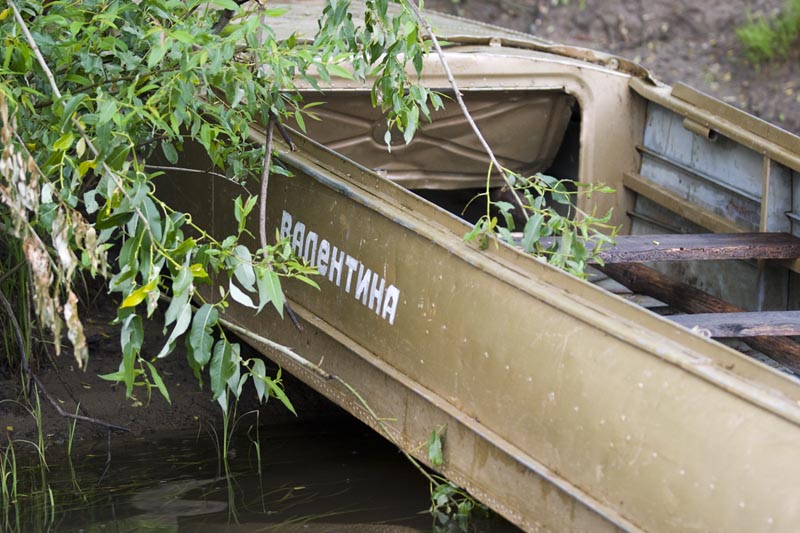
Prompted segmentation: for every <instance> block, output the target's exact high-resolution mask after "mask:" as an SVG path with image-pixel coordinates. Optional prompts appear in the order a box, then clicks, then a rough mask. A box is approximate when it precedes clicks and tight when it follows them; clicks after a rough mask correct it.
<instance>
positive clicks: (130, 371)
mask: <svg viewBox="0 0 800 533" xmlns="http://www.w3.org/2000/svg"><path fill="white" fill-rule="evenodd" d="M143 342H144V330H143V329H142V318H141V317H140V316H139V315H136V314H130V315H128V317H127V318H126V319H125V320H124V321H123V323H122V330H121V332H120V345H121V346H122V363H121V364H120V371H121V372H122V376H123V381H124V382H125V397H126V398H130V397H131V394H132V393H133V382H134V378H135V376H136V373H135V370H136V368H135V365H136V360H137V359H138V358H139V352H140V351H141V349H142V343H143Z"/></svg>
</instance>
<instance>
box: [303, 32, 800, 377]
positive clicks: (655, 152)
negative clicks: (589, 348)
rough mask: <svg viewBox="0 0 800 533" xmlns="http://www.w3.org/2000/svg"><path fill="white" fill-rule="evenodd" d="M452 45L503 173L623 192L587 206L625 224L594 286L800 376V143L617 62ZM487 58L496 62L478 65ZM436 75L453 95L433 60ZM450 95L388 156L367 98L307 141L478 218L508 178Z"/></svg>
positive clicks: (331, 117)
mask: <svg viewBox="0 0 800 533" xmlns="http://www.w3.org/2000/svg"><path fill="white" fill-rule="evenodd" d="M456 48H457V50H456V51H457V52H458V53H453V54H452V55H451V56H450V59H449V60H450V61H451V63H452V65H451V68H453V70H454V71H455V72H456V75H457V78H459V79H460V82H461V83H462V85H461V86H462V87H463V95H464V101H465V103H466V105H467V107H468V108H469V109H470V112H471V114H472V116H473V118H474V120H475V122H476V124H477V125H478V127H479V128H480V130H481V132H482V134H483V136H484V137H485V138H486V140H487V142H488V144H489V145H490V146H491V147H492V148H493V150H494V151H495V153H496V156H497V158H498V160H499V161H500V163H501V164H502V165H504V166H505V167H507V168H509V169H511V170H514V171H516V172H519V173H521V174H523V175H533V174H536V173H537V172H541V173H544V174H547V175H550V176H553V177H555V178H558V179H565V180H577V181H582V182H585V183H604V184H609V185H611V186H612V187H614V189H615V190H616V193H615V194H608V195H595V196H594V197H593V198H592V199H586V198H581V199H579V200H578V202H579V205H578V207H580V208H581V209H583V210H584V211H591V210H592V209H596V210H597V211H598V212H603V211H605V210H607V209H608V208H613V210H614V215H613V218H612V222H613V223H614V224H615V225H617V226H618V227H619V228H620V232H619V235H618V237H617V239H616V245H615V246H614V247H613V248H611V249H608V250H606V251H604V252H602V253H601V254H600V258H601V259H602V264H596V265H593V266H592V267H590V268H589V271H588V279H589V281H591V282H593V283H595V284H597V285H598V286H600V287H602V288H603V289H605V290H607V291H610V292H612V293H614V294H617V295H618V296H620V297H622V298H625V299H627V300H628V301H630V302H633V303H635V304H637V305H639V306H643V307H645V308H648V309H649V310H651V311H653V312H655V313H658V314H660V315H664V316H669V317H670V318H671V319H672V320H673V321H675V322H677V323H679V324H681V325H683V326H686V327H688V328H690V329H693V330H694V331H695V332H697V334H699V335H703V336H706V337H713V338H715V339H717V340H719V341H721V342H723V343H725V344H728V345H729V346H732V347H734V348H735V349H738V350H739V351H741V352H743V353H745V354H747V355H749V356H751V357H754V358H756V359H758V360H760V361H762V362H764V363H766V364H768V365H770V366H772V367H774V368H777V369H779V370H781V371H784V372H786V373H788V374H790V375H800V344H798V343H797V342H796V340H795V339H796V336H800V311H796V309H800V307H798V303H800V302H799V301H798V300H799V297H800V278H798V274H797V272H800V262H798V261H797V258H800V238H798V237H797V236H796V234H797V233H798V231H800V226H798V222H800V194H797V193H794V195H793V191H794V190H795V189H797V188H798V187H800V171H799V170H798V169H800V139H799V138H798V137H796V136H794V135H792V134H790V133H788V132H785V131H783V130H780V129H778V128H776V127H774V126H772V125H769V124H767V123H765V122H762V121H760V120H759V119H757V118H755V117H752V116H750V115H747V114H746V113H744V112H742V111H740V110H738V109H735V108H733V107H731V106H728V105H727V104H725V103H723V102H721V101H718V100H716V99H713V98H711V97H708V96H706V95H703V94H701V93H699V92H697V91H695V90H693V89H691V88H689V87H687V86H683V85H677V86H676V87H674V88H673V87H667V86H665V85H662V84H659V83H657V82H653V80H652V79H649V78H648V77H643V76H641V75H640V76H636V75H630V74H627V73H623V72H621V71H620V68H619V65H618V64H617V63H614V62H613V61H608V60H603V61H604V64H602V65H596V66H592V67H591V68H587V66H586V63H585V62H580V61H577V60H575V59H573V58H569V57H564V56H559V55H549V54H543V53H540V52H538V51H531V50H515V51H514V52H513V53H511V54H509V55H507V56H505V55H503V54H502V53H501V51H502V49H503V47H502V46H493V47H483V49H478V48H477V47H460V49H459V47H456ZM465 58H467V59H466V60H465ZM476 58H482V60H483V61H484V62H489V63H490V64H491V65H490V68H488V69H485V71H484V72H481V71H479V70H476V69H475V64H476ZM430 61H437V60H436V59H431V60H430ZM609 65H610V66H609ZM576 70H579V71H581V72H580V77H578V76H577V75H576ZM431 71H433V72H432V73H430V72H431ZM426 72H429V74H427V77H428V78H429V82H428V83H429V85H431V86H433V87H446V84H445V83H443V81H442V79H441V76H442V74H441V72H440V71H439V70H437V66H436V65H430V66H428V67H426ZM492 72H493V73H494V76H495V77H494V79H490V80H489V81H487V78H490V74H491V73H492ZM459 73H460V74H461V75H460V76H459ZM498 73H499V74H498ZM441 94H442V95H443V97H444V100H445V102H446V103H445V108H444V109H442V110H438V111H433V112H432V114H431V120H430V122H424V123H423V124H422V125H421V126H420V128H419V131H418V133H417V135H416V137H415V138H414V140H413V141H412V142H411V143H409V144H408V145H406V144H405V143H404V142H403V139H402V135H400V134H395V135H394V136H393V138H392V142H391V150H387V146H386V144H385V141H384V139H385V133H386V126H385V119H383V118H382V115H381V112H380V110H376V109H373V108H372V106H371V104H370V95H369V92H367V91H364V90H360V91H359V90H352V91H338V92H331V93H329V94H328V95H325V97H324V103H323V104H322V105H320V106H319V107H316V108H315V109H314V111H315V114H316V115H318V117H319V118H320V120H319V121H310V120H309V121H306V127H307V134H308V135H309V136H310V137H311V138H313V139H314V140H316V141H318V142H321V143H322V144H324V145H326V146H328V147H329V148H332V149H334V150H336V151H337V152H339V153H341V154H343V155H345V156H346V157H348V158H350V159H352V160H354V161H356V162H358V163H360V164H361V165H364V166H366V167H368V168H370V169H372V170H375V171H376V172H378V173H379V174H381V175H384V176H386V177H388V178H389V179H391V180H392V181H394V182H396V183H398V184H400V185H402V186H404V187H405V188H407V189H410V190H413V191H414V192H415V193H416V194H418V195H419V196H421V197H423V198H425V199H426V200H429V201H431V202H433V203H435V204H437V205H439V206H440V207H443V208H444V209H446V210H448V211H450V212H451V213H452V214H454V215H455V216H458V217H461V218H463V219H464V220H466V221H467V222H473V223H474V222H475V221H476V220H477V219H478V217H480V216H481V214H482V213H483V211H482V210H483V209H484V204H482V203H480V202H471V200H472V199H474V198H475V197H476V195H478V194H480V193H482V192H484V191H486V189H487V185H488V187H489V189H490V190H491V194H492V196H493V198H494V199H495V200H498V199H502V196H503V194H504V193H503V192H502V191H503V188H502V185H503V183H502V181H501V178H500V177H499V175H498V174H497V173H491V172H490V171H489V168H488V163H487V157H486V153H485V151H484V149H483V148H482V146H481V144H480V143H479V141H478V138H477V137H476V135H475V134H474V133H473V131H472V129H471V127H470V125H469V123H468V121H467V120H466V119H465V118H464V115H463V113H462V111H461V109H460V108H459V106H458V105H456V102H455V100H454V99H453V98H452V94H453V93H452V90H451V89H449V88H445V89H441ZM487 182H488V183H487ZM479 204H480V205H479ZM518 222H520V223H521V224H518V226H519V227H520V228H521V227H522V224H524V220H522V219H520V220H519V221H518Z"/></svg>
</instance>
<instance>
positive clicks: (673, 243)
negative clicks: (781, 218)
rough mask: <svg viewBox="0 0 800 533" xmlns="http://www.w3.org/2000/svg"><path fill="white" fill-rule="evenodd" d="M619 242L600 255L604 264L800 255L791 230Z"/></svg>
mask: <svg viewBox="0 0 800 533" xmlns="http://www.w3.org/2000/svg"><path fill="white" fill-rule="evenodd" d="M616 241H617V242H616V245H615V246H613V247H611V248H608V249H607V250H603V251H602V252H601V253H600V254H598V255H599V257H600V259H602V260H603V262H604V263H607V264H614V263H645V262H648V261H695V260H716V259H795V258H798V257H800V238H798V237H795V236H794V235H791V234H789V233H701V234H665V235H623V236H617V237H616Z"/></svg>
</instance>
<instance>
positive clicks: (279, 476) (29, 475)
mask: <svg viewBox="0 0 800 533" xmlns="http://www.w3.org/2000/svg"><path fill="white" fill-rule="evenodd" d="M221 440H222V436H221V435H218V436H217V437H215V436H214V435H213V434H212V433H209V432H208V431H205V430H201V431H199V432H195V433H192V434H181V435H169V436H166V435H153V436H147V437H141V438H137V439H125V438H123V437H117V436H115V437H114V438H113V440H112V447H111V454H112V456H111V463H110V466H109V467H108V470H107V471H106V472H105V475H103V471H104V469H105V468H106V462H107V446H106V442H105V441H102V442H97V443H88V444H81V445H76V448H75V449H74V450H73V452H72V460H71V463H70V461H68V460H67V458H66V457H60V458H59V457H56V454H57V453H58V452H57V450H55V451H53V452H52V453H50V451H49V452H48V463H49V465H50V470H49V471H48V472H44V473H43V472H41V471H37V470H36V469H25V470H24V472H22V473H21V476H20V477H21V478H22V481H23V483H30V484H32V485H34V488H35V487H36V486H39V487H42V486H46V485H49V487H50V488H51V489H52V491H53V498H52V500H53V501H54V502H55V509H54V510H50V511H48V510H47V506H42V505H40V504H38V503H37V502H41V501H44V500H45V499H47V498H48V497H49V495H48V492H47V491H46V490H45V491H40V492H39V493H38V496H28V497H26V498H22V499H21V500H20V505H19V509H18V510H17V511H12V512H15V514H16V516H14V517H9V518H11V520H10V522H11V523H12V524H13V523H16V526H17V527H16V528H15V529H18V530H19V531H45V530H50V531H91V532H95V531H115V532H116V531H124V532H129V531H231V532H239V531H248V532H250V531H308V532H319V531H329V532H334V531H336V532H338V531H341V532H347V531H355V532H359V531H373V532H408V531H431V530H432V529H433V522H432V518H431V516H430V514H428V513H427V509H428V507H429V506H430V497H429V487H428V482H427V480H426V479H425V478H424V477H423V476H422V475H421V474H420V473H419V472H418V471H417V470H416V469H415V468H414V467H413V466H411V464H410V463H409V462H408V461H407V459H406V458H405V457H404V456H403V455H402V454H400V453H399V452H398V451H397V449H396V448H395V447H394V446H392V445H391V444H389V443H387V442H386V441H384V440H383V439H382V438H381V437H379V436H377V435H375V434H373V433H372V432H371V431H370V430H368V429H366V428H365V427H364V426H362V425H360V424H358V423H356V422H349V421H347V420H344V421H337V422H336V423H335V424H328V425H324V426H321V425H320V424H319V423H315V424H313V425H310V424H297V425H292V426H279V427H275V426H272V427H268V428H263V427H262V428H260V429H259V430H258V432H256V429H255V428H253V427H251V428H250V429H249V431H248V430H247V427H241V426H240V427H238V428H237V431H236V433H235V436H234V437H233V438H232V439H231V442H230V445H229V454H228V455H229V460H228V465H229V470H230V472H231V475H230V476H229V477H228V478H226V477H225V470H224V466H223V464H222V462H221V460H220V457H221V451H220V450H218V442H219V441H221ZM256 443H258V444H256ZM52 448H54V447H51V450H52ZM259 448H260V450H259ZM259 452H260V474H259ZM70 464H71V467H70ZM101 476H102V479H101ZM44 480H46V484H45V483H42V481H44ZM474 530H477V531H506V530H515V529H514V528H513V527H511V526H509V525H508V524H507V523H504V522H502V521H501V520H500V519H499V518H494V519H488V520H483V521H482V522H480V523H476V524H475V525H474Z"/></svg>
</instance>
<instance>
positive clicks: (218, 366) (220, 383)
mask: <svg viewBox="0 0 800 533" xmlns="http://www.w3.org/2000/svg"><path fill="white" fill-rule="evenodd" d="M231 354H232V351H231V343H230V342H228V341H227V340H226V339H220V340H218V341H217V343H216V344H215V345H214V353H213V355H212V356H211V366H210V368H209V374H210V376H211V392H212V393H213V395H214V399H218V398H219V397H220V396H221V395H223V394H224V393H225V390H226V384H227V382H228V379H229V378H230V377H231V376H232V375H233V364H232V362H231Z"/></svg>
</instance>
